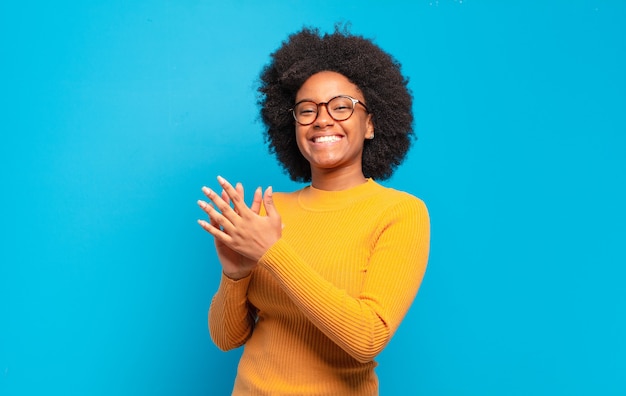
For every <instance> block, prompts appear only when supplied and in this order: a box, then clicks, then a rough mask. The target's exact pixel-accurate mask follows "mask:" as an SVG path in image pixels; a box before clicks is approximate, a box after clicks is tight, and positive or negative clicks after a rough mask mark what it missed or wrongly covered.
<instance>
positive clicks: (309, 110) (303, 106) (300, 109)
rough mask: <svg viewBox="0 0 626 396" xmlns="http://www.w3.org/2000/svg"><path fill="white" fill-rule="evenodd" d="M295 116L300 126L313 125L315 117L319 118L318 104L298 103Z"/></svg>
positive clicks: (294, 111)
mask: <svg viewBox="0 0 626 396" xmlns="http://www.w3.org/2000/svg"><path fill="white" fill-rule="evenodd" d="M293 115H294V116H295V117H296V121H298V122H299V123H300V124H303V125H307V124H311V123H313V121H315V117H317V104H315V103H314V102H301V103H298V105H297V106H296V107H295V108H294V109H293Z"/></svg>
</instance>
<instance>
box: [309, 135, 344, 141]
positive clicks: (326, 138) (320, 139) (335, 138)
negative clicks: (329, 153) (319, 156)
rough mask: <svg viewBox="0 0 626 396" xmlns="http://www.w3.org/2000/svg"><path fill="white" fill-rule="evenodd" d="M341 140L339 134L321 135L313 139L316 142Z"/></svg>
mask: <svg viewBox="0 0 626 396" xmlns="http://www.w3.org/2000/svg"><path fill="white" fill-rule="evenodd" d="M339 140H341V138H340V137H339V136H336V135H333V136H320V137H316V138H315V139H313V141H314V142H315V143H331V142H337V141H339Z"/></svg>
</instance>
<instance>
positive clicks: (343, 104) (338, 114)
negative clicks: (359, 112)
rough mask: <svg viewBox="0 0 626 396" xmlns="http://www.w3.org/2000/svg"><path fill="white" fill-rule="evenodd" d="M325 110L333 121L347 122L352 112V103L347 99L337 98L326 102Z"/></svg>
mask: <svg viewBox="0 0 626 396" xmlns="http://www.w3.org/2000/svg"><path fill="white" fill-rule="evenodd" d="M327 109H328V112H329V113H330V116H331V117H333V118H334V119H335V120H337V121H343V120H347V119H348V118H350V116H351V115H352V112H353V111H354V102H353V101H352V99H350V98H348V97H344V96H338V97H336V98H333V99H332V100H331V101H330V102H328V105H327Z"/></svg>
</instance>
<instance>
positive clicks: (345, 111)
mask: <svg viewBox="0 0 626 396" xmlns="http://www.w3.org/2000/svg"><path fill="white" fill-rule="evenodd" d="M357 103H358V104H360V105H361V106H363V108H364V109H365V111H367V112H368V113H369V110H368V109H367V106H365V105H364V104H363V103H362V102H361V101H360V100H358V99H354V98H353V97H351V96H347V95H339V96H335V97H334V98H332V99H330V100H329V101H328V102H322V103H315V102H311V101H310V100H303V101H300V102H298V103H296V105H295V106H294V107H293V109H290V110H291V112H292V113H293V118H294V119H295V120H296V122H297V123H298V124H300V125H303V126H306V125H311V124H312V123H314V122H315V120H316V119H317V115H318V114H319V110H320V106H326V111H327V112H328V114H329V115H330V117H331V118H332V119H333V120H335V121H345V120H347V119H348V118H350V117H351V116H352V113H354V107H355V106H356V105H357Z"/></svg>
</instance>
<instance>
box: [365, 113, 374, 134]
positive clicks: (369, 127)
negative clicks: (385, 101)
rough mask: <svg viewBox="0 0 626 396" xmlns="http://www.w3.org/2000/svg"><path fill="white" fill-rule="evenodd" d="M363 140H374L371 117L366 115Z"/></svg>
mask: <svg viewBox="0 0 626 396" xmlns="http://www.w3.org/2000/svg"><path fill="white" fill-rule="evenodd" d="M365 139H370V140H371V139H374V123H373V122H372V115H371V114H368V115H367V121H366V125H365Z"/></svg>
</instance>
